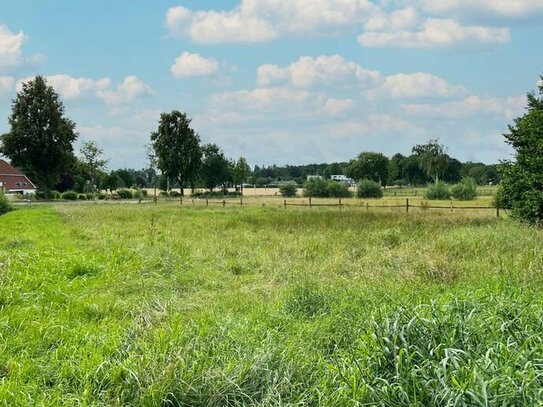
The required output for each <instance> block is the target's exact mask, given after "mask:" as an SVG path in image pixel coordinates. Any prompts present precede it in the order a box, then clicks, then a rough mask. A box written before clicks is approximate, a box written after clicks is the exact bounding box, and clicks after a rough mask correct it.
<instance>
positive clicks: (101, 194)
mask: <svg viewBox="0 0 543 407" xmlns="http://www.w3.org/2000/svg"><path fill="white" fill-rule="evenodd" d="M98 199H99V200H100V201H104V200H106V199H107V195H106V194H104V193H103V192H100V193H99V194H98Z"/></svg>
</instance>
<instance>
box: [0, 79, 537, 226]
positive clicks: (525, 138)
mask: <svg viewBox="0 0 543 407" xmlns="http://www.w3.org/2000/svg"><path fill="white" fill-rule="evenodd" d="M542 83H543V79H542ZM190 124H191V120H190V118H188V117H187V115H186V114H184V113H181V112H179V111H172V112H170V113H163V114H162V115H161V117H160V121H159V124H158V128H157V130H156V131H154V132H153V133H152V134H151V135H150V144H149V146H148V147H149V148H148V157H149V162H148V165H147V166H146V167H145V168H143V169H141V170H131V169H117V170H113V171H110V172H107V171H106V166H107V160H106V159H104V157H103V151H102V149H101V148H100V147H99V146H98V145H97V144H96V143H95V142H92V141H90V142H86V143H83V146H82V147H81V149H80V151H79V154H76V153H75V152H74V147H73V144H74V142H75V141H76V140H77V137H78V134H77V133H76V131H75V123H74V122H73V121H71V120H70V119H69V118H67V117H65V109H64V105H63V103H62V101H61V100H60V97H59V95H58V93H57V92H55V90H54V89H53V88H52V87H51V86H48V85H47V83H46V80H45V79H44V78H43V77H41V76H37V77H35V78H34V79H33V80H30V81H28V82H25V83H23V84H22V89H21V90H20V91H19V92H18V93H17V97H16V98H15V100H14V101H13V103H12V111H11V115H10V117H9V125H10V131H9V132H8V133H6V134H3V135H1V136H0V154H2V155H4V156H6V157H8V158H9V159H10V160H11V163H12V164H13V165H14V166H16V167H19V168H21V169H22V170H23V171H24V172H25V173H26V174H27V176H29V177H30V178H31V179H32V180H33V181H34V182H35V183H36V184H37V185H38V187H39V189H40V190H41V191H43V194H44V196H45V197H46V198H47V197H48V196H49V193H50V191H52V190H53V189H57V190H59V191H62V190H66V189H77V190H79V191H88V190H89V189H90V190H95V189H96V188H101V189H109V190H114V189H117V188H119V187H132V186H134V185H135V186H139V187H150V186H154V187H160V188H161V189H164V187H166V188H168V187H171V186H179V187H190V188H193V189H194V188H197V187H205V188H208V189H209V190H211V191H212V190H213V189H214V188H217V187H219V188H223V189H225V188H226V187H227V186H229V185H232V184H233V185H240V186H241V187H242V186H243V184H244V183H245V182H247V181H249V182H251V183H254V184H260V185H266V184H270V183H273V182H275V183H278V182H282V181H296V182H298V183H302V182H303V181H305V179H306V177H307V176H308V175H322V176H324V177H327V176H330V175H341V174H344V175H346V176H348V177H350V178H352V179H354V180H357V181H360V180H368V181H373V182H377V183H378V184H380V185H407V184H409V185H422V184H427V183H429V182H433V183H434V185H436V186H437V185H438V183H439V181H440V180H442V181H445V182H458V181H459V180H461V179H465V178H467V177H469V178H471V179H473V180H474V181H476V182H477V183H479V184H486V183H489V182H492V183H498V182H499V181H500V179H501V181H502V182H501V183H502V186H501V189H500V192H499V194H498V199H497V204H498V205H501V206H502V207H504V208H509V209H511V210H512V213H513V215H514V216H516V217H518V218H521V219H526V220H528V221H530V222H531V223H538V224H541V223H542V222H543V182H542V181H541V180H542V179H543V159H542V157H543V154H542V151H543V85H540V86H539V97H538V96H537V95H536V94H535V93H529V94H528V103H527V112H526V113H525V115H524V116H522V117H519V118H517V119H515V121H514V123H513V124H512V125H511V126H509V133H507V134H505V135H504V136H505V138H506V142H507V143H509V144H510V145H511V146H512V147H513V148H514V149H515V151H516V156H515V158H516V160H515V161H508V162H504V163H503V164H502V165H485V164H482V163H473V162H467V163H462V162H460V161H459V160H457V159H455V158H453V157H450V156H449V155H448V154H447V151H446V148H445V147H444V146H442V145H441V144H439V141H438V140H437V139H432V140H429V141H428V142H427V143H425V144H420V145H415V146H413V148H412V150H411V154H410V155H408V156H404V155H402V154H395V155H393V156H392V157H390V158H388V157H386V156H385V155H384V154H382V153H378V152H362V153H360V154H359V155H358V156H357V157H356V158H354V159H353V160H351V161H350V162H343V163H332V164H311V165H302V166H288V165H287V166H284V167H278V166H271V167H265V166H262V167H260V166H255V167H254V170H252V171H251V169H250V168H249V166H248V164H247V161H246V160H245V159H244V158H243V157H240V158H239V159H237V160H231V159H228V158H227V157H226V156H225V154H224V152H223V151H222V150H221V148H220V147H219V146H217V145H216V144H212V143H211V144H204V145H202V143H201V140H200V137H199V135H198V134H197V133H196V132H195V131H194V129H192V128H191V126H190ZM181 191H183V190H182V189H181ZM181 193H182V192H181Z"/></svg>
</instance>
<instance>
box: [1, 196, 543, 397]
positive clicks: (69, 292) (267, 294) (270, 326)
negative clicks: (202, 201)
mask: <svg viewBox="0 0 543 407" xmlns="http://www.w3.org/2000/svg"><path fill="white" fill-rule="evenodd" d="M0 230H1V233H0V405H6V406H27V405H47V406H57V405H63V406H80V405H86V406H128V405H135V406H157V405H158V406H242V405H254V406H319V405H322V406H342V405H345V406H352V405H380V406H406V405H414V406H429V405H435V406H447V405H451V406H452V405H470V406H471V405H480V406H490V405H538V404H541V403H543V390H542V389H543V376H542V374H543V335H542V333H543V320H542V319H541V317H540V316H541V313H542V312H543V300H542V298H541V295H540V291H541V288H542V285H543V284H542V279H541V272H542V268H543V257H542V255H541V253H543V251H542V249H543V247H542V246H543V240H542V239H541V238H542V233H541V231H539V230H537V229H532V228H528V227H525V226H522V225H519V224H516V223H514V222H513V221H511V220H508V219H496V218H494V217H492V216H486V215H481V216H478V215H477V214H471V215H470V216H466V215H460V214H456V213H454V214H450V213H441V212H430V211H419V212H414V213H410V214H409V215H406V214H405V213H401V212H388V211H387V212H365V211H361V210H359V211H342V212H341V213H340V212H339V211H337V210H331V209H330V210H327V209H319V210H313V211H309V210H286V211H285V210H281V209H279V208H272V207H269V206H267V207H260V208H243V209H242V210H240V209H236V208H230V209H229V208H226V209H221V208H213V209H206V208H204V207H187V206H185V207H183V208H180V207H178V206H177V205H174V204H172V205H159V206H153V205H141V206H138V205H58V206H54V207H53V206H44V207H32V208H21V209H18V210H16V211H14V212H11V213H8V214H6V215H3V216H1V217H0Z"/></svg>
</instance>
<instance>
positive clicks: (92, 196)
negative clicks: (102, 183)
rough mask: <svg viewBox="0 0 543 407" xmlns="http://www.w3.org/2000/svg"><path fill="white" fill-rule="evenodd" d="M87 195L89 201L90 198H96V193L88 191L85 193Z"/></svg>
mask: <svg viewBox="0 0 543 407" xmlns="http://www.w3.org/2000/svg"><path fill="white" fill-rule="evenodd" d="M85 197H86V198H87V201H90V200H93V199H94V194H93V193H91V192H87V193H86V194H85Z"/></svg>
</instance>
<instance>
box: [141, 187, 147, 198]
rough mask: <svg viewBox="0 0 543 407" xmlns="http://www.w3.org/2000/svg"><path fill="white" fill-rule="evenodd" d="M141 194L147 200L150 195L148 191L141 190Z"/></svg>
mask: <svg viewBox="0 0 543 407" xmlns="http://www.w3.org/2000/svg"><path fill="white" fill-rule="evenodd" d="M140 192H141V196H142V197H143V198H147V195H148V193H147V190H146V189H140Z"/></svg>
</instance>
